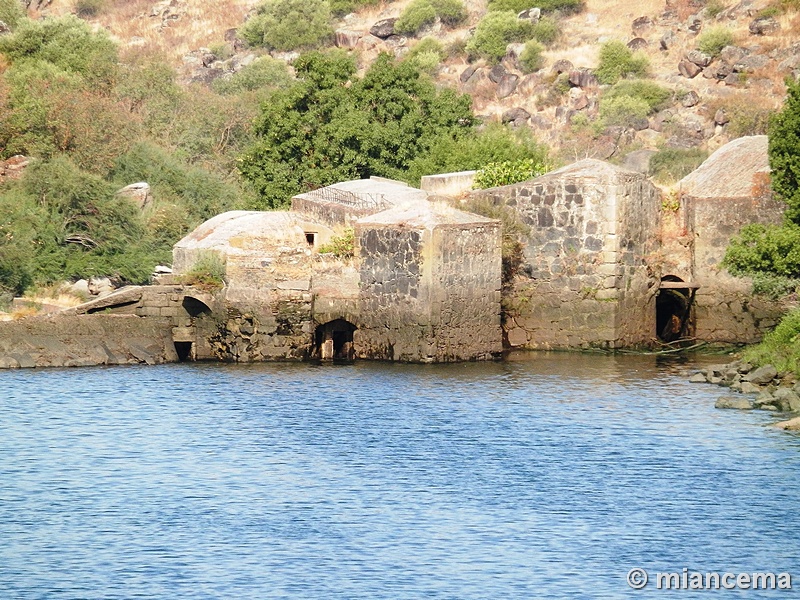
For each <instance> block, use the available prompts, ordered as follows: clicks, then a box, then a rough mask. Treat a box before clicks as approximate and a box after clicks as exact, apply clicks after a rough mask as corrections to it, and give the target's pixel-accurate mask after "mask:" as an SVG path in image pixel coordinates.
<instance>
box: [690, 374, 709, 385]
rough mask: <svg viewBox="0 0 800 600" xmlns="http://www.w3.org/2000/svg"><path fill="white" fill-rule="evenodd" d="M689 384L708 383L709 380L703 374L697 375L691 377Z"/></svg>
mask: <svg viewBox="0 0 800 600" xmlns="http://www.w3.org/2000/svg"><path fill="white" fill-rule="evenodd" d="M689 383H708V379H707V378H706V376H705V375H703V373H695V374H694V375H692V376H691V377H689Z"/></svg>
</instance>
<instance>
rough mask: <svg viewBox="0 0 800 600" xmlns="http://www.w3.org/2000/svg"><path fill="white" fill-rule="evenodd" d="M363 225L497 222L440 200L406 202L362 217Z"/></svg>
mask: <svg viewBox="0 0 800 600" xmlns="http://www.w3.org/2000/svg"><path fill="white" fill-rule="evenodd" d="M357 223H358V224H363V225H409V226H412V227H424V228H426V229H432V228H434V227H436V226H437V225H472V224H486V223H499V221H497V220H495V219H488V218H486V217H483V216H481V215H476V214H474V213H469V212H464V211H463V210H458V209H457V208H454V207H452V206H451V205H450V204H447V203H446V202H441V201H428V200H423V201H421V202H406V203H403V204H400V205H398V206H395V207H393V208H390V209H387V210H384V211H382V212H379V213H376V214H374V215H370V216H368V217H362V218H361V219H359V220H358V221H357Z"/></svg>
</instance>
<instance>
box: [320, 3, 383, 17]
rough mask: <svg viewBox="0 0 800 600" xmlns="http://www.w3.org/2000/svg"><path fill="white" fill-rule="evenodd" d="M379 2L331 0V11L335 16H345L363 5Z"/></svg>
mask: <svg viewBox="0 0 800 600" xmlns="http://www.w3.org/2000/svg"><path fill="white" fill-rule="evenodd" d="M377 3H378V0H331V13H332V14H333V16H334V17H343V16H344V15H346V14H349V13H351V12H355V11H356V10H358V9H359V8H361V7H363V6H371V5H373V4H377Z"/></svg>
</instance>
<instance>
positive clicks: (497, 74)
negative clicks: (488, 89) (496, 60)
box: [489, 64, 508, 83]
mask: <svg viewBox="0 0 800 600" xmlns="http://www.w3.org/2000/svg"><path fill="white" fill-rule="evenodd" d="M507 73H508V71H506V68H505V67H504V66H503V65H501V64H497V65H494V66H493V67H492V68H491V69H489V81H491V82H492V83H500V81H501V80H502V79H503V77H505V75H506V74H507Z"/></svg>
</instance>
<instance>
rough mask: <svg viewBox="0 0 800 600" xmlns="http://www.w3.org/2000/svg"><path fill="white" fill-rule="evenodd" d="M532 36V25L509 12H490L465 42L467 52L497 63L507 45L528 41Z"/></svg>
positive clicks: (504, 52) (503, 54)
mask: <svg viewBox="0 0 800 600" xmlns="http://www.w3.org/2000/svg"><path fill="white" fill-rule="evenodd" d="M532 35H533V25H532V24H531V22H530V21H525V20H522V19H517V16H516V15H515V14H514V13H513V12H509V11H497V12H490V13H487V14H486V16H485V17H483V19H481V21H480V22H479V23H478V26H477V27H476V28H475V34H474V35H473V36H472V38H471V39H470V40H469V42H467V52H468V53H469V54H470V55H472V56H480V57H482V58H485V59H486V60H488V61H490V62H499V61H500V59H502V58H503V57H504V56H505V54H506V47H507V46H508V45H509V44H511V43H513V42H522V41H525V40H528V39H530V38H531V36H532Z"/></svg>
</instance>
